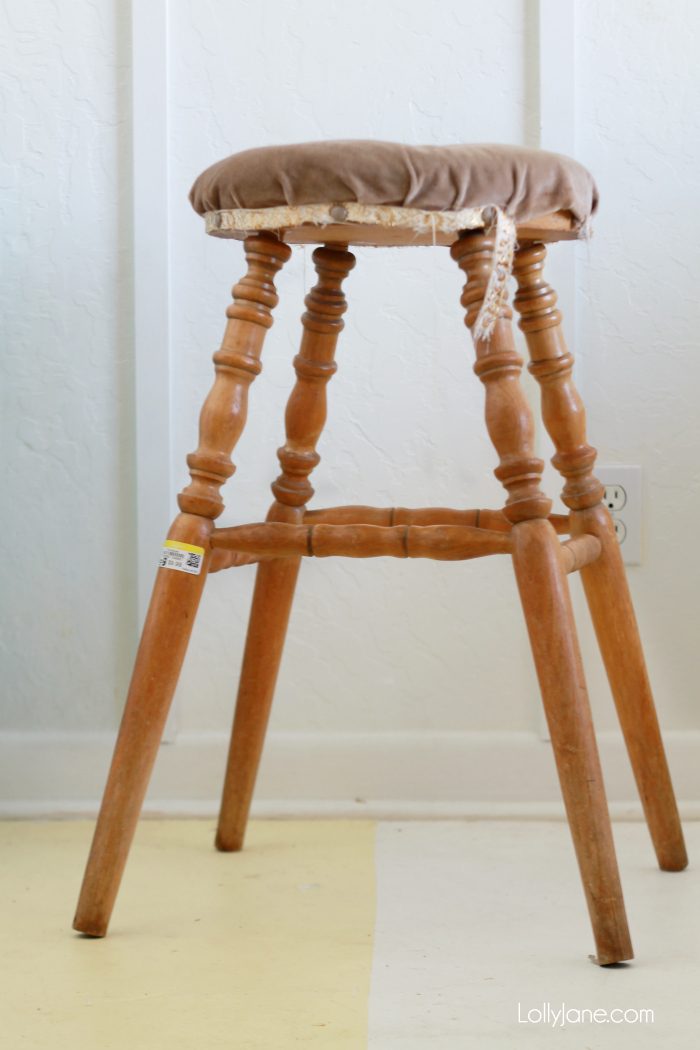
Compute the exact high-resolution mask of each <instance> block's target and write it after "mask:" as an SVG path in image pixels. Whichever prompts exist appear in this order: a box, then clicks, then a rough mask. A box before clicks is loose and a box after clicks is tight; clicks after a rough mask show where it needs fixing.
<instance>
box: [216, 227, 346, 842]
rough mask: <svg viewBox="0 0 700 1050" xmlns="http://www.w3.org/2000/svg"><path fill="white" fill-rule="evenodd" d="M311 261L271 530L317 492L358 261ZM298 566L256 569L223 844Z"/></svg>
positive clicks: (330, 255) (333, 255) (235, 833)
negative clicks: (320, 448)
mask: <svg viewBox="0 0 700 1050" xmlns="http://www.w3.org/2000/svg"><path fill="white" fill-rule="evenodd" d="M313 260H314V265H315V267H316V273H317V275H318V279H317V281H316V284H315V286H314V287H313V288H312V289H311V291H310V292H309V294H308V295H307V297H306V300H305V303H306V311H305V313H304V315H303V316H302V325H303V332H302V338H301V347H300V350H299V353H298V354H297V356H296V358H295V359H294V368H295V372H296V383H295V385H294V389H293V390H292V393H291V395H290V397H289V401H288V403H287V411H286V415H285V426H286V441H285V443H284V445H283V446H282V448H281V449H280V450H279V452H278V456H279V461H280V466H281V468H282V471H281V473H280V475H279V477H278V478H277V479H276V481H274V482H273V485H272V492H273V495H274V497H275V502H274V503H273V505H272V507H271V508H270V512H269V514H268V522H269V524H268V525H267V526H265V527H266V528H268V529H270V528H272V529H274V528H275V527H282V528H285V527H286V528H294V526H295V525H296V526H297V527H300V525H301V522H302V521H303V520H304V513H305V510H306V503H307V501H308V500H309V499H310V498H311V496H312V495H313V488H312V485H311V482H310V481H309V475H310V474H311V472H312V470H313V469H314V467H315V466H317V464H318V462H319V459H320V457H319V455H318V453H317V451H316V444H317V442H318V439H319V438H320V436H321V432H322V430H323V426H324V423H325V421H326V413H327V403H326V385H327V383H328V381H329V379H330V378H331V376H332V375H333V374H334V372H335V370H336V364H335V351H336V345H337V342H338V336H339V335H340V332H341V331H342V329H343V314H344V313H345V310H346V309H347V302H346V299H345V295H344V293H343V290H342V284H343V281H344V280H345V278H346V277H347V275H348V274H349V273H350V271H351V270H352V268H353V266H354V265H355V257H354V256H353V255H352V253H351V252H348V251H346V249H345V246H344V245H342V246H340V247H335V248H317V249H316V251H315V252H314V254H313ZM271 553H272V554H274V553H276V552H274V551H272V552H271ZM295 553H296V552H295ZM299 565H300V557H299V556H297V557H294V558H289V559H285V560H280V559H274V560H272V561H266V562H263V563H261V564H260V566H259V567H258V570H257V576H256V582H255V592H254V595H253V604H252V607H251V612H250V620H249V623H248V633H247V637H246V644H245V652H244V655H243V665H242V668H241V677H240V682H239V686H238V697H237V700H236V711H235V716H234V722H233V732H232V735H231V745H230V748H229V755H228V760H227V765H226V776H225V780H224V788H223V793H222V799H221V811H220V814H219V823H218V828H217V832H216V846H217V849H219V850H222V851H232V850H239V849H241V847H242V845H243V839H244V837H245V829H246V825H247V822H248V814H249V812H250V804H251V800H252V797H253V791H254V788H255V780H256V777H257V773H258V767H259V764H260V757H261V755H262V750H263V745H264V740H265V732H266V729H267V724H268V720H269V717H270V709H271V707H272V700H273V697H274V692H275V685H276V683H277V676H278V673H279V666H280V662H281V660H282V651H283V647H284V640H285V636H286V633H287V624H288V621H289V614H290V611H291V607H292V601H293V598H294V590H295V587H296V581H297V576H298V573H299Z"/></svg>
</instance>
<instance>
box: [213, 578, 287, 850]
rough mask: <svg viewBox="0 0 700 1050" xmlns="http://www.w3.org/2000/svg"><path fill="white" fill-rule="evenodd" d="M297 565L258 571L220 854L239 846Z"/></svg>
mask: <svg viewBox="0 0 700 1050" xmlns="http://www.w3.org/2000/svg"><path fill="white" fill-rule="evenodd" d="M300 565H301V559H300V558H280V559H278V560H275V561H269V562H263V563H262V564H261V565H259V566H258V569H257V574H256V577H255V591H254V594H253V604H252V607H251V610H250V620H249V623H248V634H247V637H246V644H245V652H244V655H243V666H242V669H241V678H240V683H239V686H238V698H237V700H236V713H235V716H234V721H233V734H232V736H231V746H230V749H229V754H228V762H227V766H226V778H225V780H224V789H223V795H222V799H221V811H220V814H219V825H218V828H217V832H216V848H217V849H218V850H221V851H222V852H233V851H236V850H240V849H241V848H242V846H243V839H244V836H245V830H246V825H247V823H248V814H249V812H250V804H251V800H252V797H253V790H254V788H255V781H256V778H257V775H258V767H259V765H260V757H261V755H262V749H263V744H264V742H265V731H266V729H267V723H268V720H269V716H270V708H271V707H272V699H273V696H274V692H275V685H276V683H277V673H278V671H279V666H280V663H281V661H282V649H283V647H284V639H285V636H286V634H287V624H288V622H289V614H290V612H291V608H292V601H293V598H294V591H295V588H296V582H297V576H298V575H299V566H300Z"/></svg>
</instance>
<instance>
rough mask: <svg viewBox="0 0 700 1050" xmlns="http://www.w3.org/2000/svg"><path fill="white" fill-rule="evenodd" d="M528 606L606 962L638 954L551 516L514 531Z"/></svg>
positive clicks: (600, 959)
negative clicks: (630, 931)
mask: <svg viewBox="0 0 700 1050" xmlns="http://www.w3.org/2000/svg"><path fill="white" fill-rule="evenodd" d="M513 565H514V567H515V575H516V579H517V581H518V589H519V591H520V598H521V601H522V603H523V609H524V611H525V619H526V621H527V628H528V634H529V636H530V644H531V646H532V652H533V655H534V658H535V666H536V668H537V677H538V679H539V683H540V690H541V692H542V701H543V704H544V709H545V714H546V716H547V724H548V726H549V733H550V736H551V739H552V747H553V748H554V757H555V759H556V763H557V772H558V774H559V781H560V783H561V789H562V795H563V797H564V805H565V806H566V815H567V818H568V821H569V826H570V827H571V834H572V837H573V840H574V846H575V849H576V856H577V859H578V863H579V868H580V869H581V877H582V880H583V888H584V891H585V894H586V901H587V903H588V910H589V913H590V916H591V922H592V924H593V934H594V937H595V943H596V958H597V962H598V963H600V965H601V966H604V965H606V964H608V963H615V962H622V961H623V960H625V959H631V958H632V954H633V953H632V944H631V942H630V936H629V931H628V928H627V919H626V916H625V906H624V902H623V898H622V887H621V885H620V876H619V873H618V868H617V860H616V857H615V845H614V843H613V837H612V829H611V827H610V817H609V815H608V807H607V802H606V799H605V788H604V786H603V775H602V771H601V768H600V760H599V758H598V748H597V745H596V740H595V734H594V731H593V721H592V719H591V710H590V705H589V702H588V693H587V690H586V682H585V678H584V674H583V666H582V663H581V655H580V652H579V647H578V641H577V638H576V626H575V623H574V617H573V611H572V608H571V599H570V596H569V587H568V582H567V579H566V575H565V573H564V569H563V567H562V564H561V555H560V550H559V541H558V540H557V537H556V533H555V532H554V529H553V528H552V526H551V525H550V524H549V522H545V521H529V522H522V523H521V524H519V525H518V526H517V527H516V528H514V529H513Z"/></svg>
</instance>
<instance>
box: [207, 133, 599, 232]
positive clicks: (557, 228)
mask: <svg viewBox="0 0 700 1050" xmlns="http://www.w3.org/2000/svg"><path fill="white" fill-rule="evenodd" d="M190 201H191V203H192V206H193V207H194V209H195V211H196V212H198V214H200V215H203V216H204V217H205V219H206V225H207V232H208V233H210V234H212V235H214V236H219V237H237V238H239V239H240V238H244V237H245V236H247V235H248V234H249V233H251V232H253V231H259V230H265V229H267V230H274V231H275V232H276V233H277V234H278V235H279V236H280V238H281V239H282V240H284V241H287V242H289V243H307V242H313V241H316V242H318V240H319V237H318V233H317V232H316V233H314V227H316V226H323V227H327V229H324V236H323V238H322V239H323V240H324V241H325V242H326V243H334V242H345V243H350V244H376V245H385V244H386V245H402V244H433V243H436V244H450V243H452V242H453V241H454V240H456V238H457V236H458V234H459V232H460V231H461V230H464V229H473V228H476V227H478V226H484V225H488V223H489V221H491V219H492V217H493V212H494V210H495V211H496V212H497V213H505V215H507V216H508V217H509V218H510V219H511V220H512V222H514V223H515V224H516V225H517V226H518V232H519V235H520V236H521V237H523V236H532V237H535V238H537V239H544V240H559V239H569V238H575V237H578V236H581V234H582V232H584V231H585V230H586V228H587V226H588V223H589V220H590V218H591V215H592V214H593V213H594V211H595V209H596V207H597V203H598V192H597V189H596V185H595V182H594V180H593V178H592V176H591V175H590V174H589V172H588V171H586V169H585V168H584V167H583V166H582V165H581V164H579V163H578V162H577V161H575V160H572V159H571V158H569V157H564V156H561V155H559V154H556V153H549V152H546V151H544V150H537V149H525V148H523V147H520V146H504V145H474V144H460V145H449V146H406V145H401V144H400V143H397V142H374V141H365V140H357V141H355V140H342V141H335V142H333V141H331V142H307V143H301V144H297V145H286V146H266V147H263V148H261V149H250V150H244V151H243V152H241V153H235V154H233V156H231V157H227V158H226V159H225V160H222V161H219V162H218V163H216V164H213V165H212V166H211V167H210V168H207V169H206V171H204V172H202V174H201V175H200V176H199V177H198V178H197V179H196V181H195V183H194V185H193V187H192V190H191V191H190ZM484 213H486V214H484Z"/></svg>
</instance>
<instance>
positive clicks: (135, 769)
mask: <svg viewBox="0 0 700 1050" xmlns="http://www.w3.org/2000/svg"><path fill="white" fill-rule="evenodd" d="M245 247H246V258H247V260H248V272H247V274H246V276H245V277H244V278H243V280H242V281H241V282H240V283H239V284H237V285H236V286H235V288H234V290H233V295H234V303H233V306H232V307H229V309H228V310H227V315H228V318H229V320H228V323H227V326H226V332H225V335H224V341H223V344H222V348H221V350H220V351H218V352H217V353H216V354H215V355H214V361H215V362H216V380H215V383H214V387H213V389H212V392H211V393H210V394H209V397H208V398H207V400H206V402H205V405H204V408H203V410H202V416H201V420H200V443H199V448H198V450H197V452H195V453H193V454H192V455H191V456H190V457H189V458H188V463H189V467H190V475H191V483H190V485H189V486H188V487H187V488H186V489H185V490H184V492H183V493H181V495H180V498H179V503H180V508H181V514H180V515H179V516H178V517H177V518H176V520H175V522H174V524H173V526H172V528H171V530H170V532H169V533H168V538H169V539H174V540H179V541H181V542H184V543H189V544H193V545H195V546H198V547H202V548H204V550H205V552H206V553H205V559H204V564H203V566H202V569H201V572H200V574H199V575H193V574H189V573H184V572H178V571H177V570H174V569H168V568H159V569H158V571H157V575H156V582H155V586H154V590H153V596H152V598H151V604H150V607H149V610H148V615H147V618H146V623H145V625H144V629H143V633H142V635H141V643H140V645H139V650H138V653H137V656H136V663H135V665H134V671H133V675H132V679H131V685H130V687H129V694H128V696H127V700H126V706H125V709H124V715H123V717H122V722H121V726H120V729H119V735H118V738H117V744H116V747H115V750H114V756H113V758H112V764H111V768H110V771H109V777H108V780H107V785H106V787H105V791H104V796H103V799H102V805H101V808H100V813H99V816H98V819H97V826H96V828H95V834H94V837H93V841H92V847H91V850H90V856H89V858H88V863H87V867H86V870H85V876H84V879H83V885H82V889H81V891H80V899H79V901H78V907H77V911H76V914H75V918H74V921H73V926H74V928H75V929H76V930H80V931H81V932H82V933H87V934H90V935H91V936H93V937H103V936H104V935H105V933H106V932H107V927H108V925H109V920H110V916H111V914H112V908H113V907H114V901H115V898H116V895H117V892H118V890H119V884H120V882H121V878H122V874H123V871H124V867H125V864H126V860H127V856H128V853H129V848H130V846H131V840H132V838H133V835H134V831H135V829H136V824H137V821H138V817H139V813H140V811H141V806H142V805H143V799H144V796H145V794H146V788H147V787H148V782H149V779H150V776H151V771H152V769H153V764H154V762H155V758H156V754H157V751H158V745H159V743H160V740H161V737H162V734H163V727H164V725H165V721H166V718H167V715H168V710H169V708H170V703H171V701H172V697H173V693H174V691H175V686H176V685H177V680H178V677H179V674H180V668H181V666H182V662H183V660H184V657H185V653H186V651H187V644H188V641H189V638H190V633H191V631H192V626H193V624H194V619H195V615H196V612H197V608H198V606H199V600H200V597H201V594H202V590H203V587H204V583H205V580H206V575H207V568H208V559H209V554H210V546H209V538H210V536H211V533H212V529H213V519H214V518H215V517H216V516H217V515H218V514H220V513H221V510H222V509H223V502H222V500H221V496H220V494H219V490H220V487H221V485H222V484H223V483H224V482H225V481H226V478H227V477H229V476H230V474H231V473H232V472H233V467H232V464H231V461H230V455H231V451H232V450H233V447H234V446H235V443H236V441H237V439H238V437H239V435H240V433H241V431H242V429H243V424H244V421H245V412H246V395H247V390H248V387H249V385H250V383H251V381H252V379H253V378H254V377H255V375H256V374H257V372H258V371H259V359H260V352H261V350H262V345H263V339H264V336H265V333H266V331H267V329H268V328H269V327H270V325H271V323H272V314H271V310H272V308H273V307H274V306H275V305H276V303H277V296H276V294H275V289H274V283H273V282H274V276H275V274H276V273H277V271H278V270H279V269H280V267H281V266H282V264H283V263H284V262H285V260H286V259H287V258H288V257H289V255H290V249H289V248H288V247H286V245H284V244H281V243H280V242H279V241H276V240H275V239H274V238H273V237H269V236H265V237H262V236H261V237H252V238H250V239H249V240H248V241H246V246H245ZM155 554H156V552H155V551H154V559H155Z"/></svg>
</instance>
